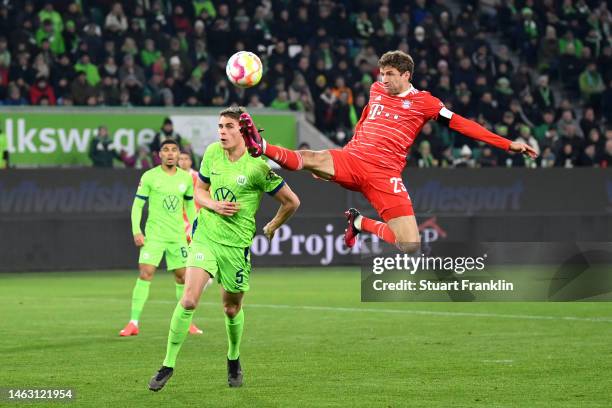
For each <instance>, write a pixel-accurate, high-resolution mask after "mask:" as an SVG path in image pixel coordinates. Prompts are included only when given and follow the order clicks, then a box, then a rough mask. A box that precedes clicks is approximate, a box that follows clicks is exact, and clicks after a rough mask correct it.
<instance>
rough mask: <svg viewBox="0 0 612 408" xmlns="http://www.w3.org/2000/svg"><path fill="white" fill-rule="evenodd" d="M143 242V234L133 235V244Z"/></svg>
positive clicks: (142, 243) (139, 245) (138, 244)
mask: <svg viewBox="0 0 612 408" xmlns="http://www.w3.org/2000/svg"><path fill="white" fill-rule="evenodd" d="M144 243H145V236H144V235H143V234H136V235H134V244H135V245H136V246H137V247H141V246H143V245H144Z"/></svg>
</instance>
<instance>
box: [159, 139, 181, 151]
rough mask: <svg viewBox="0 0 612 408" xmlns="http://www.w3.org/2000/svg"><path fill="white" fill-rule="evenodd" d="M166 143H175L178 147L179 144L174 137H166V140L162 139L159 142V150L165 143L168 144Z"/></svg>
mask: <svg viewBox="0 0 612 408" xmlns="http://www.w3.org/2000/svg"><path fill="white" fill-rule="evenodd" d="M168 144H173V145H175V146H176V147H179V148H180V146H179V144H178V142H177V141H176V140H174V139H166V140H164V141H163V142H162V143H161V145H159V150H161V149H162V147H164V146H165V145H168Z"/></svg>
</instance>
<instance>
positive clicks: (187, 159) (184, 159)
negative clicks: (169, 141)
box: [178, 153, 193, 171]
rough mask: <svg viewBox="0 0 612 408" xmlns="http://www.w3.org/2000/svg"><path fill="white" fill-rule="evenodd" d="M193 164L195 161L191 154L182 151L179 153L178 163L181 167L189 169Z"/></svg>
mask: <svg viewBox="0 0 612 408" xmlns="http://www.w3.org/2000/svg"><path fill="white" fill-rule="evenodd" d="M192 164H193V162H192V160H191V156H189V155H188V154H187V153H181V154H180V155H179V159H178V165H179V167H180V168H181V169H183V170H185V171H189V169H191V165H192Z"/></svg>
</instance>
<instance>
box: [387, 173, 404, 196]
mask: <svg viewBox="0 0 612 408" xmlns="http://www.w3.org/2000/svg"><path fill="white" fill-rule="evenodd" d="M389 182H390V183H391V184H393V192H394V193H401V192H402V191H406V187H405V186H404V182H403V181H402V178H401V177H391V178H390V179H389Z"/></svg>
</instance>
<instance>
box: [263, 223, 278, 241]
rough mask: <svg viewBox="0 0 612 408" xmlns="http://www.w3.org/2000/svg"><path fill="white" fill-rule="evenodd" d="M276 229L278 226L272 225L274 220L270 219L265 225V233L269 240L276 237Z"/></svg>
mask: <svg viewBox="0 0 612 408" xmlns="http://www.w3.org/2000/svg"><path fill="white" fill-rule="evenodd" d="M276 229H277V228H276V227H275V226H274V225H272V221H270V222H269V223H267V224H266V225H265V226H264V227H263V233H264V235H265V236H266V238H268V241H272V238H274V233H275V232H276Z"/></svg>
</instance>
